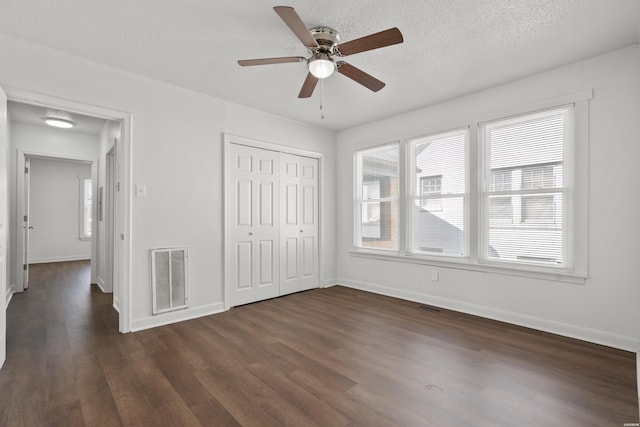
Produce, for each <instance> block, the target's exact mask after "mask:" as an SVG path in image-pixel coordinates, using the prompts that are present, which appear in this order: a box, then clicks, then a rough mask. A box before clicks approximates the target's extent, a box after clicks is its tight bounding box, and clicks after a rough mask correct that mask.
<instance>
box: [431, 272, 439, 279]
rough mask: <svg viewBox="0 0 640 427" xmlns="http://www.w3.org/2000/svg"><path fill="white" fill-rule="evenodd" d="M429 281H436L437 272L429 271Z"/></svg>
mask: <svg viewBox="0 0 640 427" xmlns="http://www.w3.org/2000/svg"><path fill="white" fill-rule="evenodd" d="M431 281H432V282H437V281H438V270H431Z"/></svg>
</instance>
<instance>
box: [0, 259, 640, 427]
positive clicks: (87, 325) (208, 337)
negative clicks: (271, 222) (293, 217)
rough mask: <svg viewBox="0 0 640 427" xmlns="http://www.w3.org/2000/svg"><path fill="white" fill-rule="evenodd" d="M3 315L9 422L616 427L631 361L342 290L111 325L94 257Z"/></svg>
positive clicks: (627, 396) (626, 403) (0, 386)
mask: <svg viewBox="0 0 640 427" xmlns="http://www.w3.org/2000/svg"><path fill="white" fill-rule="evenodd" d="M31 278H32V280H31V288H30V289H29V290H28V291H27V292H25V293H22V294H19V295H15V296H14V297H13V301H12V302H11V305H10V307H9V310H8V326H9V334H8V344H7V345H8V354H7V362H6V364H5V366H4V368H3V369H2V371H0V425H2V426H41V425H51V426H54V425H60V426H76V425H78V426H80V425H93V426H117V425H141V426H180V425H185V426H191V425H193V426H197V425H211V426H238V425H243V426H296V427H300V426H347V425H349V426H352V425H353V426H356V425H358V426H367V427H371V426H491V427H493V426H509V427H511V426H516V425H517V426H536V427H540V426H598V427H602V426H622V425H623V423H632V422H638V399H637V394H636V371H635V357H634V355H633V354H631V353H627V352H623V351H619V350H613V349H610V348H606V347H602V346H598V345H593V344H587V343H584V342H580V341H576V340H572V339H568V338H562V337H558V336H554V335H550V334H545V333H541V332H536V331H532V330H528V329H524V328H520V327H515V326H511V325H507V324H503V323H499V322H494V321H489V320H486V319H481V318H477V317H473V316H468V315H463V314H460V313H455V312H448V311H441V312H433V311H430V310H427V309H424V308H419V306H418V304H416V303H412V302H407V301H401V300H397V299H393V298H387V297H383V296H379V295H373V294H368V293H365V292H359V291H355V290H351V289H347V288H343V287H333V288H330V289H323V290H314V291H309V292H304V293H300V294H295V295H290V296H287V297H283V298H278V299H274V300H270V301H264V302H260V303H256V304H251V305H247V306H243V307H239V308H235V309H232V310H230V311H229V312H226V313H223V314H219V315H215V316H209V317H205V318H200V319H196V320H192V321H188V322H183V323H179V324H176V325H170V326H165V327H161V328H156V329H152V330H147V331H142V332H137V333H133V334H124V335H121V334H118V332H117V321H118V319H117V315H116V313H115V311H114V310H113V309H112V308H111V298H110V295H105V294H102V293H101V292H100V291H99V290H98V289H97V288H96V287H95V286H91V285H89V264H88V263H86V262H70V263H57V264H40V265H34V266H33V267H32V268H31Z"/></svg>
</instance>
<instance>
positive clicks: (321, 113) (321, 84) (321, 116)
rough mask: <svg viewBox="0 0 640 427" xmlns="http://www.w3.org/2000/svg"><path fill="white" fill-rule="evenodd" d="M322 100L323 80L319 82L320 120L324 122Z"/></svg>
mask: <svg viewBox="0 0 640 427" xmlns="http://www.w3.org/2000/svg"><path fill="white" fill-rule="evenodd" d="M323 100H324V79H322V80H320V119H322V120H324V110H323V109H322V102H323Z"/></svg>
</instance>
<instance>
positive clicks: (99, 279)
mask: <svg viewBox="0 0 640 427" xmlns="http://www.w3.org/2000/svg"><path fill="white" fill-rule="evenodd" d="M96 285H98V287H99V288H100V290H101V291H102V293H103V294H109V293H110V292H107V291H105V289H104V286H105V284H104V280H102V277H100V276H98V277H97V278H96Z"/></svg>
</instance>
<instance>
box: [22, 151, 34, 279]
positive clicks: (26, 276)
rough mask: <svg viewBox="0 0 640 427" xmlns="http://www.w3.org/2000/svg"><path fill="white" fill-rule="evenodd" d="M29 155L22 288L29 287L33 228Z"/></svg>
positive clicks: (26, 168)
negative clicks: (30, 245)
mask: <svg viewBox="0 0 640 427" xmlns="http://www.w3.org/2000/svg"><path fill="white" fill-rule="evenodd" d="M30 177H31V157H29V156H25V157H24V188H23V190H24V196H23V199H22V200H23V203H24V206H23V208H22V209H23V210H22V212H23V213H24V215H23V217H22V219H23V224H22V289H23V290H26V289H27V288H28V287H29V234H30V233H31V230H33V226H32V225H31V214H30V209H29V207H30V205H31V201H30V199H31V178H30Z"/></svg>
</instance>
